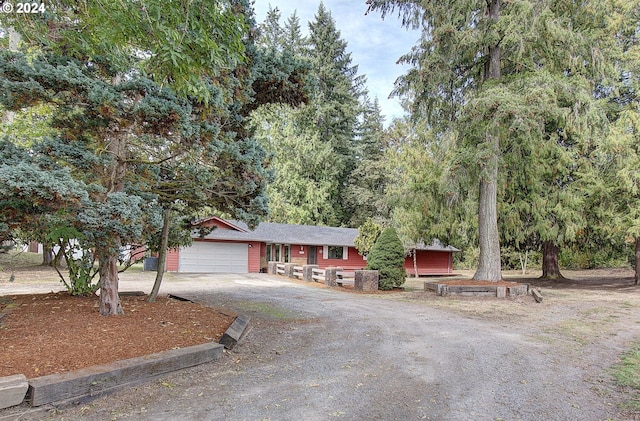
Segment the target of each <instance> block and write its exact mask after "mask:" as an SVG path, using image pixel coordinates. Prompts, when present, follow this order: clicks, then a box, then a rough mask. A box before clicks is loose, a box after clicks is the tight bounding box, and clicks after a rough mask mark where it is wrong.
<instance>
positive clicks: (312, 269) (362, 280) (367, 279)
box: [268, 262, 378, 291]
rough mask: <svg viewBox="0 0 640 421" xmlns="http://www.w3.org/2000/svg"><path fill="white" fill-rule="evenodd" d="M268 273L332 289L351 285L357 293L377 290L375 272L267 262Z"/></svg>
mask: <svg viewBox="0 0 640 421" xmlns="http://www.w3.org/2000/svg"><path fill="white" fill-rule="evenodd" d="M268 273H270V274H273V275H281V276H286V277H288V278H296V279H302V280H303V281H308V282H320V283H323V284H325V285H329V286H332V287H334V286H343V285H353V286H354V288H355V289H356V290H359V291H370V290H377V289H378V272H377V271H367V270H357V271H346V270H343V269H342V268H339V267H328V268H324V269H320V268H319V267H318V266H317V265H304V266H299V265H295V264H293V263H281V262H268Z"/></svg>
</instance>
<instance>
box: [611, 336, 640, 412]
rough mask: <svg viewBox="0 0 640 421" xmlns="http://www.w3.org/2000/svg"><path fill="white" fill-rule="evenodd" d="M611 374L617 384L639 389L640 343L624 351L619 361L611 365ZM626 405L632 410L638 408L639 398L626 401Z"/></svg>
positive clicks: (639, 408) (639, 406) (639, 404)
mask: <svg viewBox="0 0 640 421" xmlns="http://www.w3.org/2000/svg"><path fill="white" fill-rule="evenodd" d="M612 369H613V376H614V377H615V379H616V381H617V382H618V384H619V385H621V386H625V387H630V388H632V389H635V390H636V391H640V345H639V344H636V345H635V346H634V347H633V348H632V349H631V350H630V351H629V352H627V353H625V354H624V355H623V356H622V358H621V360H620V362H619V363H618V364H616V365H614V366H613V367H612ZM628 406H629V407H630V408H632V409H634V410H640V399H639V398H638V397H637V393H636V394H635V398H634V399H632V400H631V401H630V402H628Z"/></svg>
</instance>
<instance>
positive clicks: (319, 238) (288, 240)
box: [204, 220, 358, 247]
mask: <svg viewBox="0 0 640 421" xmlns="http://www.w3.org/2000/svg"><path fill="white" fill-rule="evenodd" d="M224 222H226V223H228V224H230V225H232V226H234V227H237V228H238V229H240V230H242V231H237V230H234V229H214V230H213V231H211V232H210V233H209V234H207V235H206V236H205V237H204V238H205V239H211V240H234V241H262V242H265V243H278V244H296V245H298V244H299V245H325V246H348V247H354V244H353V240H354V239H355V238H356V236H357V235H358V229H357V228H338V227H323V226H314V225H293V224H276V223H272V222H261V223H260V224H259V225H258V226H257V227H256V228H255V229H254V230H253V231H251V230H250V229H249V227H248V226H247V224H245V223H244V222H241V221H234V220H224Z"/></svg>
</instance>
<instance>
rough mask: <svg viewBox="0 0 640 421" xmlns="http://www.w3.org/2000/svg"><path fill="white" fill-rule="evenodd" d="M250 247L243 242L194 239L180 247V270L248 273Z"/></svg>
mask: <svg viewBox="0 0 640 421" xmlns="http://www.w3.org/2000/svg"><path fill="white" fill-rule="evenodd" d="M248 265H249V248H248V247H247V244H241V243H212V242H207V241H194V242H193V244H192V245H191V246H190V247H187V248H183V249H180V257H179V259H178V271H179V272H192V273H248V272H249V266H248Z"/></svg>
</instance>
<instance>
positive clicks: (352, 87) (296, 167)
mask: <svg viewBox="0 0 640 421" xmlns="http://www.w3.org/2000/svg"><path fill="white" fill-rule="evenodd" d="M309 27H310V34H309V36H308V38H305V37H303V36H302V35H301V32H300V24H299V21H298V18H297V16H296V15H295V14H294V15H293V16H291V17H290V18H289V19H288V21H287V22H286V24H285V25H284V26H283V25H281V24H280V12H279V11H278V10H277V9H271V10H270V11H269V13H268V16H267V19H266V20H265V22H263V23H262V24H261V25H260V35H261V36H260V38H259V41H258V44H259V46H260V48H259V52H260V54H259V56H260V57H261V61H260V63H259V65H258V67H259V68H260V71H259V73H260V76H259V77H258V79H257V80H256V83H255V84H254V90H256V92H257V95H256V98H257V99H258V100H259V101H262V102H263V103H264V102H271V103H273V102H286V103H287V104H288V105H289V106H290V107H276V106H270V107H262V108H261V109H260V108H259V109H257V110H255V111H254V112H253V114H252V122H253V127H254V128H255V129H256V136H257V138H258V139H259V140H260V141H261V144H262V145H263V146H264V147H265V149H267V150H268V151H269V153H270V154H271V159H272V166H271V168H272V169H273V171H274V176H275V179H274V181H273V182H272V183H271V184H270V185H269V186H268V188H267V194H268V196H269V201H270V220H271V221H274V222H283V223H298V224H299V223H305V224H319V225H350V226H355V225H359V224H360V223H361V222H363V221H364V220H365V219H366V218H367V217H371V216H375V215H376V214H377V213H378V212H379V209H381V208H382V209H383V208H384V203H383V201H382V200H381V196H382V195H381V194H380V188H379V183H378V182H379V181H380V180H383V179H384V171H383V169H382V168H380V167H376V165H377V161H376V160H375V157H374V156H371V157H368V156H365V155H364V152H365V150H366V152H367V153H368V152H369V151H371V150H372V149H373V148H371V147H368V146H366V145H367V144H371V143H372V142H375V141H376V140H377V139H376V136H379V133H380V131H381V117H380V116H379V109H374V108H373V105H371V104H369V105H365V104H364V103H362V104H360V99H361V98H362V97H363V94H364V93H363V92H362V89H361V85H362V83H363V78H362V77H361V76H357V75H356V73H357V67H356V66H354V65H353V64H352V63H351V56H350V53H348V52H347V44H346V42H345V41H344V40H343V39H341V37H340V32H339V31H338V30H337V28H336V25H335V20H334V19H333V18H332V16H331V13H330V12H329V11H328V10H327V9H325V7H324V5H320V6H319V7H318V11H317V13H316V16H315V17H314V20H313V21H312V22H310V24H309ZM274 100H275V101H274ZM293 107H297V108H293ZM365 109H366V112H365V111H364V110H365ZM376 113H377V114H376ZM376 118H378V119H379V120H378V121H377V123H379V124H377V125H376ZM360 119H362V121H361V120H360ZM365 120H366V121H365ZM377 146H379V144H378V145H377ZM377 154H378V155H380V148H378V151H377ZM367 177H368V179H367ZM372 186H373V187H372Z"/></svg>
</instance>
